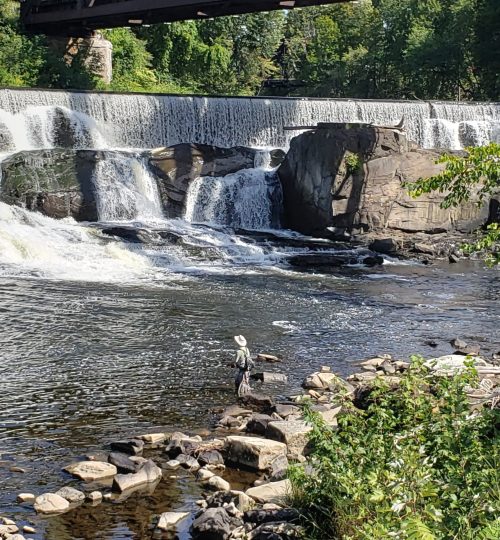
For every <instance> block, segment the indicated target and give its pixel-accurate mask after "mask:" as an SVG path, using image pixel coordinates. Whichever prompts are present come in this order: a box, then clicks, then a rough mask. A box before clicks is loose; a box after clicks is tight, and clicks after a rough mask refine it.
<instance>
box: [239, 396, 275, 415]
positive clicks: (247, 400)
mask: <svg viewBox="0 0 500 540" xmlns="http://www.w3.org/2000/svg"><path fill="white" fill-rule="evenodd" d="M238 401H239V402H240V404H241V405H243V406H244V407H247V408H248V409H252V411H254V412H260V413H271V412H272V410H273V408H274V405H275V402H274V399H273V398H272V397H271V396H266V395H265V394H259V393H257V392H250V393H249V394H245V395H244V396H241V397H240V398H239V399H238Z"/></svg>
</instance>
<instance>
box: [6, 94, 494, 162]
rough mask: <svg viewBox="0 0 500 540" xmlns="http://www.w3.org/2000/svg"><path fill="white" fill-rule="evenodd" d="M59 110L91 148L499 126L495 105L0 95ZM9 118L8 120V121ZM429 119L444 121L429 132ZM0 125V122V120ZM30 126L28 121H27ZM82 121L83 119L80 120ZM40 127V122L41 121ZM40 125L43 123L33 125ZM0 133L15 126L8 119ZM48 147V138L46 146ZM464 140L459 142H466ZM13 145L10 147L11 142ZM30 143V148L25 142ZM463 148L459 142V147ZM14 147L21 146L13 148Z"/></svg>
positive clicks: (15, 104) (29, 109) (18, 112)
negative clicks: (313, 130) (341, 126)
mask: <svg viewBox="0 0 500 540" xmlns="http://www.w3.org/2000/svg"><path fill="white" fill-rule="evenodd" d="M56 108H59V109H60V110H63V111H68V110H69V111H71V114H73V115H78V114H79V115H86V116H83V117H82V116H80V119H81V118H84V119H88V122H93V127H92V129H91V130H90V131H91V133H92V137H94V141H93V148H104V147H105V146H103V145H104V141H106V142H107V143H108V147H112V148H155V147H160V146H170V145H173V144H178V143H183V142H197V143H204V144H213V145H216V146H222V147H228V148H229V147H233V146H238V145H241V146H250V147H266V148H269V147H273V148H287V147H288V145H289V142H290V140H291V138H292V137H294V136H295V135H297V133H299V131H294V130H285V129H284V128H285V127H293V126H312V125H315V124H316V123H317V122H371V123H374V124H377V125H395V124H398V123H399V122H400V121H401V120H402V119H403V123H404V127H405V129H406V131H407V133H408V137H409V138H410V139H411V140H413V141H415V142H417V143H419V144H421V145H426V146H430V147H439V148H443V147H445V146H446V144H448V142H449V141H450V140H452V141H454V142H456V139H455V135H450V134H449V133H446V129H447V127H449V128H450V129H451V130H452V131H453V132H456V130H457V129H458V130H459V132H460V129H461V124H463V123H467V124H468V125H469V126H470V125H471V124H472V125H473V124H475V123H477V122H479V123H481V125H482V127H481V135H480V136H479V138H478V139H475V138H474V136H473V138H474V144H481V143H482V142H484V139H485V134H486V133H487V137H488V138H491V137H493V136H494V135H493V133H494V132H496V130H498V126H499V125H500V104H498V103H451V102H450V103H440V102H424V101H421V102H418V101H414V102H410V101H392V102H391V101H363V100H334V99H331V100H330V99H323V100H322V99H278V98H272V99H271V98H270V99H264V98H254V99H249V98H207V97H189V96H154V95H121V94H94V93H78V92H62V91H57V92H54V91H42V90H0V109H3V110H4V111H6V112H7V113H10V114H11V115H14V117H15V119H16V122H18V121H19V120H20V119H21V123H22V121H23V120H22V118H21V117H25V116H28V118H33V117H34V116H36V115H37V114H40V115H41V116H44V115H46V114H49V115H50V114H52V113H50V112H49V113H47V112H46V111H47V110H54V109H56ZM10 118H12V116H11V117H10ZM180 119H182V120H180ZM433 120H443V121H447V122H449V124H445V125H443V126H441V128H442V129H441V128H440V129H438V130H436V129H435V122H433ZM2 121H3V122H4V123H5V120H2V119H0V132H1V123H2ZM29 121H30V122H34V121H35V120H33V119H31V120H29ZM84 123H85V122H84ZM42 124H43V123H42ZM41 127H42V128H43V125H42V126H41ZM8 129H9V130H12V129H18V128H15V127H14V126H13V124H12V122H9V123H8ZM49 142H50V141H49ZM469 142H470V137H468V138H467V144H468V143H469ZM16 144H17V143H16ZM30 144H33V143H30ZM460 144H461V146H463V142H460ZM16 148H17V149H22V148H21V147H19V146H16ZM0 151H1V150H0Z"/></svg>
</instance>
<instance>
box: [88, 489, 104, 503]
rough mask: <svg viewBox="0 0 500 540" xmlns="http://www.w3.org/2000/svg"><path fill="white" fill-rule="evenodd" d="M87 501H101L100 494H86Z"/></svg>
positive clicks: (95, 492)
mask: <svg viewBox="0 0 500 540" xmlns="http://www.w3.org/2000/svg"><path fill="white" fill-rule="evenodd" d="M87 499H88V500H89V501H91V502H94V503H95V502H97V501H101V500H102V493H101V492H100V491H91V492H90V493H88V494H87Z"/></svg>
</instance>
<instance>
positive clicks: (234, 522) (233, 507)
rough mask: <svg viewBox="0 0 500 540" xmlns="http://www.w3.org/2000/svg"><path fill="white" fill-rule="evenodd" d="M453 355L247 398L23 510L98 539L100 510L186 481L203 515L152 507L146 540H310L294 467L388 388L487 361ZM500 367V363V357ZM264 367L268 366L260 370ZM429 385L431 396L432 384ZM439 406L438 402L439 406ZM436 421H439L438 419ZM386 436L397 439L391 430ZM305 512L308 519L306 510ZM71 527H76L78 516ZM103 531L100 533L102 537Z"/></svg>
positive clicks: (98, 466)
mask: <svg viewBox="0 0 500 540" xmlns="http://www.w3.org/2000/svg"><path fill="white" fill-rule="evenodd" d="M452 347H453V348H454V349H458V353H459V354H458V355H455V356H447V357H442V358H440V359H438V360H436V361H435V362H432V361H431V362H427V363H426V367H425V368H424V367H422V365H421V362H420V361H418V360H414V364H413V366H411V365H410V363H409V362H408V361H406V360H395V359H392V358H391V356H390V355H381V356H379V357H377V358H371V359H369V360H366V361H363V362H361V364H360V367H361V370H362V371H360V372H358V373H355V374H353V375H351V376H349V377H347V379H346V380H343V379H341V378H340V377H338V376H337V375H335V374H334V373H333V372H332V371H331V368H329V367H323V368H322V369H321V371H320V372H317V373H314V374H312V375H310V376H308V377H306V379H305V381H304V382H303V386H304V388H305V389H306V393H303V394H298V395H295V396H289V397H288V398H283V397H278V398H277V399H275V398H273V397H270V396H266V395H263V394H255V393H254V394H252V395H249V396H244V397H243V398H242V399H241V400H240V404H239V405H238V406H236V405H233V406H231V407H229V408H227V409H225V410H224V411H223V412H222V413H221V414H219V415H217V416H216V420H215V423H214V424H213V425H212V427H211V429H210V431H211V433H210V432H209V431H206V430H205V432H204V433H203V437H201V436H199V435H186V434H184V433H181V432H174V433H169V434H167V433H163V432H160V433H149V434H145V435H139V436H137V437H136V438H133V439H129V440H125V441H114V442H112V443H111V444H110V446H109V448H103V449H102V450H101V451H98V452H94V453H92V454H90V455H88V456H86V459H85V460H84V461H78V462H76V463H74V464H73V465H71V464H68V466H66V467H65V470H66V472H67V473H70V474H71V475H72V476H74V477H77V478H79V479H80V480H84V481H85V482H84V483H81V482H79V483H78V484H77V485H76V487H77V488H78V489H75V488H74V487H72V486H66V487H64V488H62V490H59V491H57V492H55V493H52V494H45V495H42V494H40V493H35V494H27V493H24V494H18V497H17V498H18V502H20V503H21V504H23V506H25V507H28V508H31V505H32V504H33V503H34V506H35V510H36V511H37V512H38V513H39V514H40V515H44V516H48V515H52V516H53V515H56V516H59V518H51V519H50V520H49V523H50V522H52V523H54V521H53V520H54V519H56V520H57V519H63V518H61V516H62V515H66V513H68V514H67V515H68V516H70V515H71V514H77V515H78V514H79V516H80V519H79V520H77V521H76V523H78V522H79V525H80V527H83V529H85V528H86V527H87V528H88V533H89V534H90V531H92V525H91V523H92V521H93V520H92V514H93V512H97V514H99V515H102V514H103V510H102V507H101V503H102V504H103V505H104V513H107V512H109V510H106V505H108V504H114V505H122V504H126V501H127V500H131V498H135V500H136V501H138V500H140V501H141V506H142V507H144V506H147V505H148V503H149V504H151V495H152V494H153V493H154V492H155V488H157V486H158V487H159V488H160V490H161V491H162V492H164V489H165V488H164V487H163V489H162V488H161V484H162V483H163V484H164V483H165V482H168V483H171V484H172V483H173V484H183V483H186V482H187V483H188V484H191V485H193V486H197V488H198V489H199V491H198V493H200V494H202V497H201V498H199V500H197V501H196V504H197V505H198V506H200V507H201V510H200V511H199V512H195V511H193V510H192V509H191V511H190V512H189V511H185V510H186V509H182V508H181V509H180V511H168V512H163V513H161V514H154V506H155V505H153V509H150V510H149V515H150V516H151V518H150V519H149V520H148V524H147V528H146V530H149V531H151V532H149V533H147V532H146V530H143V532H142V533H140V535H139V536H138V537H140V538H142V537H144V535H146V534H147V535H149V534H152V533H153V534H154V535H158V534H160V532H161V531H166V532H167V533H169V532H170V533H171V534H174V531H175V530H176V528H177V526H178V524H179V523H180V531H179V538H188V537H190V536H189V534H192V536H193V538H201V539H203V538H211V539H220V540H226V539H229V538H251V539H259V540H263V539H264V538H265V539H267V538H276V539H278V538H282V539H287V540H288V539H291V538H299V537H300V535H301V534H302V529H301V525H299V521H300V520H299V512H297V511H296V510H292V509H288V510H282V508H285V509H286V508H287V507H288V504H289V503H288V504H287V500H288V501H289V500H290V499H289V497H290V496H291V495H292V494H293V495H294V496H295V502H296V503H297V501H298V500H302V501H304V494H303V493H302V494H301V487H304V486H305V485H306V483H304V479H302V481H301V482H300V483H297V482H296V479H297V475H300V474H301V473H300V471H303V470H304V469H303V466H297V465H295V466H294V467H293V471H294V472H292V476H291V478H292V482H293V485H294V486H295V487H294V488H293V489H292V484H291V483H290V481H289V480H288V479H287V478H286V477H287V475H288V476H289V475H290V472H289V471H288V472H287V468H288V465H289V463H296V464H298V463H301V462H306V463H309V464H310V465H307V467H310V466H311V465H312V466H313V467H316V466H317V463H316V461H315V459H317V457H318V456H317V449H318V447H317V444H318V436H321V437H328V436H330V435H331V436H333V435H334V433H337V432H340V434H341V435H340V436H342V433H343V430H344V429H347V428H346V425H347V424H346V418H349V415H352V411H353V409H352V407H353V406H354V410H356V409H357V410H358V411H360V412H361V411H365V412H367V413H370V406H371V405H370V403H372V404H373V399H374V396H376V395H379V396H380V390H381V389H383V388H386V389H387V391H388V392H389V394H390V395H396V394H397V393H398V392H399V389H400V388H401V387H402V386H405V385H407V383H408V381H410V380H413V383H412V384H413V385H414V388H417V386H415V382H414V379H415V374H420V373H421V370H422V369H425V372H426V373H427V381H429V375H430V374H431V373H432V372H433V371H434V373H435V375H434V377H436V376H437V377H438V379H439V376H440V375H444V374H446V373H448V374H449V373H450V372H449V370H450V369H451V370H456V369H457V368H458V367H459V366H460V365H463V364H464V360H466V357H465V356H464V354H465V353H471V352H472V353H477V352H479V351H478V347H477V346H476V345H474V344H472V345H468V344H466V343H464V342H463V341H461V340H455V341H454V342H453V344H452ZM260 360H261V361H272V362H273V365H275V366H278V368H285V369H286V366H284V365H282V364H279V363H277V364H274V362H275V361H277V360H278V359H277V358H275V357H269V356H267V357H266V356H265V355H263V356H261V357H260ZM491 360H492V361H493V362H496V363H497V364H498V360H499V359H498V355H496V356H495V357H494V358H492V359H491ZM473 361H474V363H475V364H476V369H477V371H478V373H479V380H478V381H474V380H473V378H470V376H468V379H467V381H465V379H464V384H463V385H462V388H463V389H464V394H463V395H464V399H466V400H467V403H468V408H472V410H473V411H475V413H474V414H477V413H478V411H480V410H484V407H485V406H492V407H497V406H498V396H500V393H499V384H500V367H496V366H494V365H493V364H487V363H486V362H485V361H484V360H481V359H479V358H475V359H474V360H473ZM263 365H264V364H263V363H262V362H261V363H260V365H259V367H260V366H263ZM412 372H413V374H412ZM258 378H259V379H262V380H264V381H266V380H268V381H269V380H272V381H274V382H276V381H281V382H283V378H284V377H283V376H279V374H278V373H276V372H275V373H270V374H269V375H267V376H266V372H264V376H262V377H258ZM465 382H466V383H467V386H466V385H465ZM431 384H433V383H431ZM437 384H439V383H437ZM381 385H382V386H381ZM425 385H426V390H425V391H424V392H425V394H426V395H427V394H428V392H429V382H426V383H425ZM264 388H265V387H264ZM377 393H378V394H377ZM428 397H430V394H429V395H428ZM434 398H435V399H438V401H439V397H437V398H436V397H435V396H434ZM425 399H427V398H425ZM375 401H377V398H375ZM464 403H465V401H464ZM303 404H306V409H305V414H306V420H307V421H304V417H303V414H304V409H303ZM446 406H447V404H446V403H444V404H442V407H443V410H444V409H445V408H446ZM370 414H371V413H370ZM434 414H435V417H436V422H437V420H438V416H439V415H437V413H436V412H434ZM311 415H313V416H311ZM339 419H340V420H339ZM422 421H423V422H424V420H422ZM339 423H340V426H341V427H340V429H339ZM311 424H312V426H313V427H311ZM386 428H387V430H388V432H390V426H387V427H386ZM318 429H319V431H317V430H318ZM316 431H317V432H316ZM347 432H349V430H348V429H347ZM311 434H312V435H313V437H312V439H311ZM319 434H320V435H319ZM329 434H330V435H329ZM334 436H335V437H337V435H334ZM323 450H324V447H323ZM358 450H359V449H358ZM305 456H308V457H305ZM315 463H316V464H315ZM297 467H299V468H297ZM307 467H306V469H307ZM179 471H181V472H180V473H179ZM245 471H246V472H245ZM302 474H303V473H302ZM310 475H311V472H308V473H307V477H306V480H307V481H311V477H310ZM313 476H314V475H313ZM269 482H270V483H269ZM73 485H75V483H74V482H73ZM251 486H253V487H251ZM304 489H305V488H304ZM297 490H298V491H297ZM299 495H300V496H299ZM298 496H299V499H297V497H298ZM98 505H99V506H98ZM288 508H289V507H288ZM300 510H301V512H303V511H304V508H300ZM306 515H307V512H306ZM82 516H86V520H87V525H85V524H84V523H82V520H81V518H82ZM66 520H69V522H70V523H71V522H73V523H75V522H74V520H72V519H71V518H70V517H69V518H67V519H65V521H66ZM89 520H90V521H89ZM56 522H57V521H56ZM302 523H303V525H305V526H306V527H308V526H309V527H310V525H311V524H310V523H309V524H308V523H307V520H306V522H302ZM16 527H17V528H22V529H25V530H24V532H25V533H33V532H36V529H34V528H33V526H32V524H27V523H26V522H25V521H23V522H21V523H19V524H16V523H15V522H13V520H12V521H10V520H9V518H7V521H6V522H5V520H4V528H3V529H0V531H2V532H3V533H5V534H7V533H16V532H17V531H16V530H15V529H16ZM32 529H34V530H32ZM98 530H99V527H98V526H97V529H95V533H97V532H98ZM188 530H190V531H191V533H189V532H188ZM92 534H94V533H92ZM272 534H274V535H276V536H272ZM186 535H187V536H186ZM245 535H246V536H245ZM148 537H149V536H148ZM154 537H156V536H154ZM162 537H163V536H162ZM308 538H309V536H308ZM17 540H20V538H18V539H17Z"/></svg>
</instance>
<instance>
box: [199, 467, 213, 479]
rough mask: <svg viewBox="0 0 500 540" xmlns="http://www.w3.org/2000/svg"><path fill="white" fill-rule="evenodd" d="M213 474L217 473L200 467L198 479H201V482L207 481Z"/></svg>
mask: <svg viewBox="0 0 500 540" xmlns="http://www.w3.org/2000/svg"><path fill="white" fill-rule="evenodd" d="M212 476H215V473H213V472H212V471H209V470H208V469H200V470H199V471H198V472H197V473H196V480H199V481H200V482H206V481H207V480H208V479H209V478H212Z"/></svg>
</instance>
